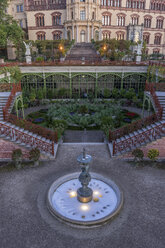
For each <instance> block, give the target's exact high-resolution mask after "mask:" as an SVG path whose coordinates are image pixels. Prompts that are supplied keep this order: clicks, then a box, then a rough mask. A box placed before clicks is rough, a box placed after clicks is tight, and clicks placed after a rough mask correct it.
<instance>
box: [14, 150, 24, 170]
mask: <svg viewBox="0 0 165 248" xmlns="http://www.w3.org/2000/svg"><path fill="white" fill-rule="evenodd" d="M12 161H13V162H14V164H15V167H16V168H17V169H20V168H21V163H22V151H21V149H15V150H13V152H12Z"/></svg>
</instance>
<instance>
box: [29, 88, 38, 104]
mask: <svg viewBox="0 0 165 248" xmlns="http://www.w3.org/2000/svg"><path fill="white" fill-rule="evenodd" d="M29 100H30V102H34V101H35V100H36V93H35V89H31V92H30V95H29Z"/></svg>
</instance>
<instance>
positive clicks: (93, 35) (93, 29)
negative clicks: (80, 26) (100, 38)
mask: <svg viewBox="0 0 165 248" xmlns="http://www.w3.org/2000/svg"><path fill="white" fill-rule="evenodd" d="M93 30H94V29H93V24H92V30H91V33H92V34H91V36H92V37H91V38H92V39H94V38H93V37H94V35H93Z"/></svg>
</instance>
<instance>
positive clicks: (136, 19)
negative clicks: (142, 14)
mask: <svg viewBox="0 0 165 248" xmlns="http://www.w3.org/2000/svg"><path fill="white" fill-rule="evenodd" d="M131 22H132V25H138V24H139V16H137V15H133V16H132V17H131Z"/></svg>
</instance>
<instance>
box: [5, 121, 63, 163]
mask: <svg viewBox="0 0 165 248" xmlns="http://www.w3.org/2000/svg"><path fill="white" fill-rule="evenodd" d="M0 138H2V139H3V140H8V141H11V142H13V143H15V144H17V145H19V146H22V147H24V148H27V149H28V150H30V149H32V148H35V147H38V148H39V149H40V151H41V154H43V155H44V156H45V158H49V159H54V158H55V157H56V153H57V148H58V144H55V143H54V156H53V155H52V141H50V140H48V139H46V138H43V137H41V136H39V135H37V134H34V133H32V132H30V131H27V130H25V129H23V128H20V127H18V126H15V125H13V124H11V123H9V122H5V121H0ZM45 148H46V149H45Z"/></svg>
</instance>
